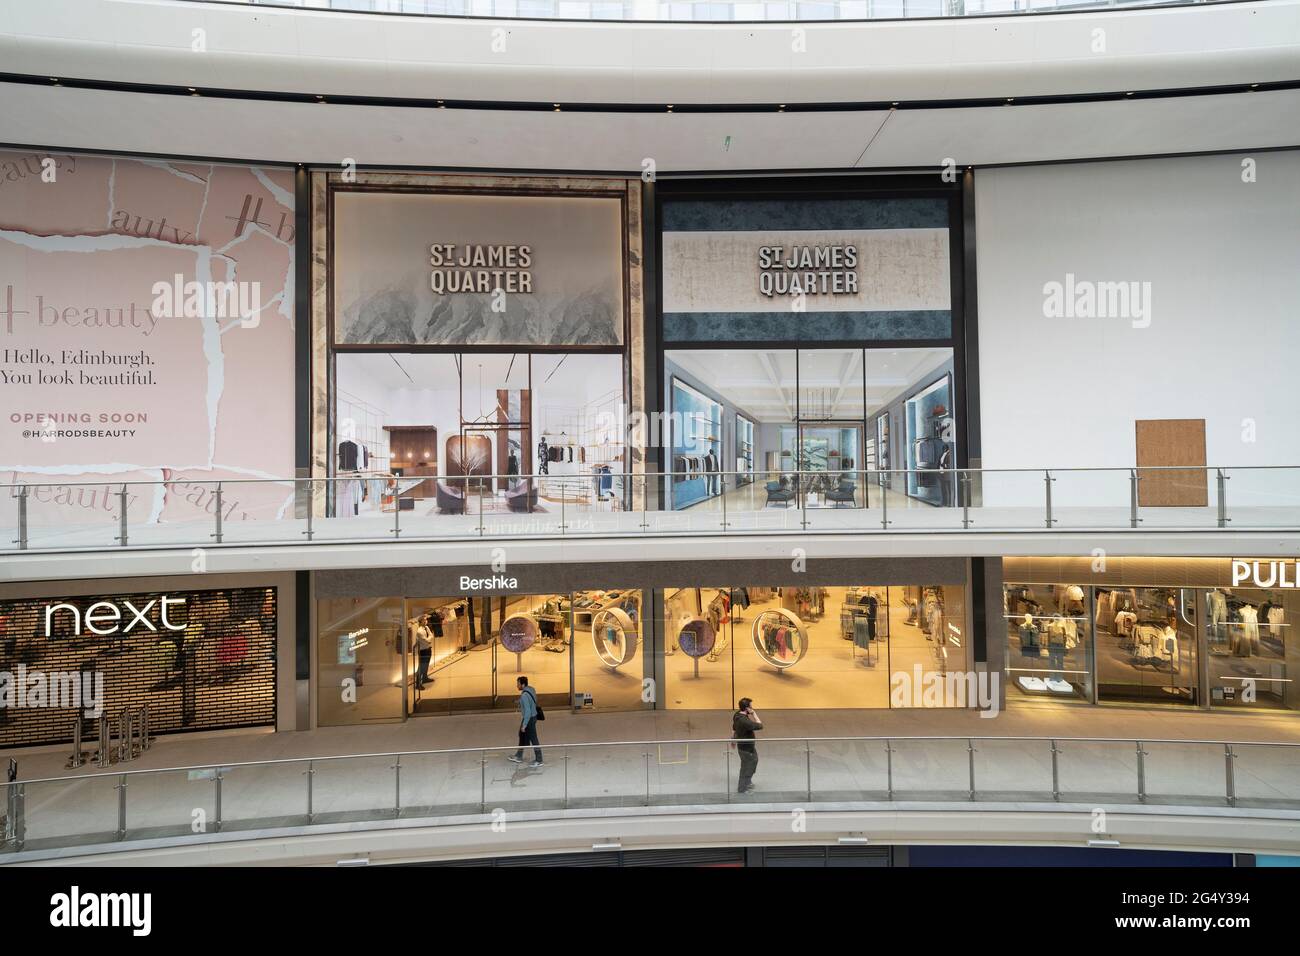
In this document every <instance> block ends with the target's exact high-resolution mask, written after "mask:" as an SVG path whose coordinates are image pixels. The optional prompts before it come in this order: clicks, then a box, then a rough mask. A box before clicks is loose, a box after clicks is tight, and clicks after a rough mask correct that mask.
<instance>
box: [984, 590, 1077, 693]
mask: <svg viewBox="0 0 1300 956" xmlns="http://www.w3.org/2000/svg"><path fill="white" fill-rule="evenodd" d="M1002 601H1003V607H1002V613H1003V618H1004V619H1005V620H1006V632H1007V654H1006V662H1007V663H1006V670H1007V673H1006V682H1007V691H1008V693H1007V700H1008V702H1018V701H1028V700H1039V699H1042V700H1066V701H1083V702H1090V701H1091V700H1092V696H1093V695H1092V682H1093V666H1092V627H1091V618H1090V616H1089V614H1088V607H1087V604H1088V594H1087V589H1086V588H1084V587H1083V586H1081V585H1077V584H1051V585H1045V584H1007V585H1005V586H1004V588H1003V592H1002Z"/></svg>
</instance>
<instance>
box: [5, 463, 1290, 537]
mask: <svg viewBox="0 0 1300 956" xmlns="http://www.w3.org/2000/svg"><path fill="white" fill-rule="evenodd" d="M1209 530H1214V531H1223V530H1238V531H1247V530H1262V531H1297V530H1300V466H1285V467H1283V466H1277V467H1272V466H1257V467H1221V468H1214V467H1208V468H1207V467H1143V468H1047V469H1042V468H1036V469H1035V468H1010V469H991V468H984V469H976V468H956V469H924V468H923V469H895V470H869V471H856V470H832V471H825V470H817V471H810V470H804V471H800V470H786V471H774V472H770V473H769V472H736V471H728V472H724V471H699V470H696V471H676V472H633V473H617V472H613V471H612V470H611V471H610V472H609V473H603V474H586V475H558V474H535V475H520V474H497V475H491V474H482V475H473V476H469V477H457V478H449V477H433V476H430V477H421V476H404V475H401V474H390V473H386V472H366V473H359V474H357V475H345V476H338V477H334V478H224V479H219V480H218V479H188V478H186V479H179V478H177V479H173V480H169V481H143V480H125V481H107V482H105V481H100V482H67V481H59V482H43V481H38V480H33V481H26V482H23V483H21V484H5V485H0V554H3V553H9V552H22V551H37V550H40V551H55V552H69V551H72V552H75V551H100V550H105V549H110V548H193V547H199V546H201V547H209V546H231V545H241V546H244V545H284V544H297V543H302V544H307V543H316V544H319V543H340V542H382V541H388V542H392V541H456V540H469V539H475V538H512V539H520V538H525V539H527V538H532V539H546V538H554V537H566V536H567V537H628V536H645V535H708V536H725V535H754V534H781V533H805V532H807V533H828V534H836V533H840V534H843V533H853V534H888V533H900V532H915V533H926V532H930V533H940V532H941V533H964V534H980V533H990V532H992V533H1006V532H1045V533H1051V532H1063V531H1089V532H1090V531H1108V532H1126V531H1127V532H1135V531H1136V532H1142V531H1146V532H1150V531H1209Z"/></svg>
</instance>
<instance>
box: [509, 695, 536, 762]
mask: <svg viewBox="0 0 1300 956" xmlns="http://www.w3.org/2000/svg"><path fill="white" fill-rule="evenodd" d="M515 686H516V687H517V688H519V749H518V750H516V751H515V752H514V753H513V754H511V755H510V756H509V757H508V758H507V759H508V760H510V761H511V762H512V763H523V762H524V746H525V745H527V744H532V745H533V762H532V763H530V764H529V766H530V767H540V766H542V748H541V746H540V744H541V741H539V740H538V739H537V721H539V720H544V719H545V718H544V717H543V716H542V709H541V708H540V707H538V706H537V692H536V691H535V690H533V689H532V688H531V687H529V686H528V678H527V677H520V678H519V679H517V680H516V681H515Z"/></svg>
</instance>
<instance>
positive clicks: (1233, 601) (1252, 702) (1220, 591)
mask: <svg viewBox="0 0 1300 956" xmlns="http://www.w3.org/2000/svg"><path fill="white" fill-rule="evenodd" d="M1204 602H1205V640H1206V650H1207V664H1208V669H1209V678H1210V705H1211V706H1213V707H1250V708H1261V709H1263V708H1280V709H1286V710H1296V709H1298V708H1300V690H1297V689H1296V688H1295V680H1294V678H1295V675H1297V674H1300V649H1297V647H1296V641H1295V638H1294V636H1293V631H1294V627H1293V623H1294V621H1295V620H1296V614H1297V613H1298V612H1300V599H1298V597H1297V593H1296V592H1295V591H1294V590H1276V591H1269V590H1260V589H1256V588H1215V589H1213V590H1210V591H1206V592H1204Z"/></svg>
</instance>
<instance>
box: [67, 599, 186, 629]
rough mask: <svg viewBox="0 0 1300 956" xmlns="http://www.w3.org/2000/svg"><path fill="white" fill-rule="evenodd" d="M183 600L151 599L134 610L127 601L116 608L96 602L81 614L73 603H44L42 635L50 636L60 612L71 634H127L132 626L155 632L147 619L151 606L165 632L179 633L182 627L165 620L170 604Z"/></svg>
mask: <svg viewBox="0 0 1300 956" xmlns="http://www.w3.org/2000/svg"><path fill="white" fill-rule="evenodd" d="M184 603H185V598H173V597H167V596H165V595H164V596H163V597H157V598H151V599H150V600H148V601H147V602H145V603H144V604H143V605H141V606H139V607H137V606H136V605H135V604H134V603H132V602H131V601H129V600H123V601H122V602H120V606H119V605H118V604H115V603H114V602H112V601H96V602H95V603H94V604H92V605H91V606H90V607H88V608H86V613H85V614H84V615H83V614H82V613H81V609H80V608H79V607H77V606H76V605H75V604H67V603H63V604H47V605H45V636H46V637H50V636H51V635H52V634H53V629H54V623H55V618H56V615H57V614H58V613H59V612H60V611H63V612H65V613H66V614H70V615H71V620H72V622H73V628H72V631H73V633H74V634H81V633H83V628H82V625H83V624H84V625H85V628H84V630H86V631H90V632H91V633H92V634H100V635H105V634H129V633H130V632H131V630H132V629H133V628H134V627H135V626H136V625H143V626H144V627H146V628H148V629H149V630H151V631H156V630H158V628H157V627H155V626H154V624H153V621H151V620H150V619H149V612H150V611H152V610H153V609H154V607H155V606H157V607H158V608H159V611H158V617H159V622H160V623H161V624H162V626H163V627H165V628H166V629H167V630H169V631H183V630H185V625H184V624H173V623H172V622H171V621H170V620H168V618H167V611H168V608H169V606H170V605H173V604H182V605H183V604H184ZM123 610H125V611H127V612H128V613H129V614H130V620H129V621H127V624H126V626H125V627H123V626H122V625H121V621H122V612H123Z"/></svg>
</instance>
